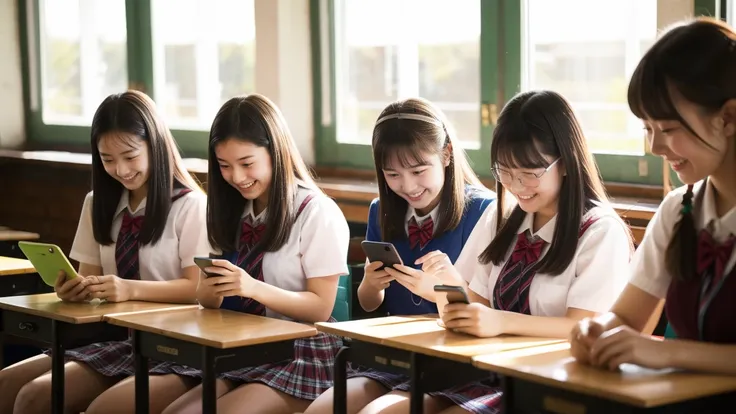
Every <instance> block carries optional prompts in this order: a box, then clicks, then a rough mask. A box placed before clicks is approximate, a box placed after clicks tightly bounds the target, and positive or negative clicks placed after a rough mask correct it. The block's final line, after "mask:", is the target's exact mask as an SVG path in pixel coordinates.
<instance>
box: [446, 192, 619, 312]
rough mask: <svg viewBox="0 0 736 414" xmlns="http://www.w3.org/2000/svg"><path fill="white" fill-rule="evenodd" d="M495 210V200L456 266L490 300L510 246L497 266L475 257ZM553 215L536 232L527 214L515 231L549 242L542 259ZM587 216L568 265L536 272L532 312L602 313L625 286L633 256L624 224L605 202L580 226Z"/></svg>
mask: <svg viewBox="0 0 736 414" xmlns="http://www.w3.org/2000/svg"><path fill="white" fill-rule="evenodd" d="M497 211H498V210H497V208H496V204H495V203H494V205H493V206H492V207H491V208H489V209H487V210H486V212H485V214H484V215H483V217H482V218H481V219H480V221H479V222H478V225H477V226H476V227H475V230H473V234H472V235H471V236H470V239H469V240H468V244H467V246H466V247H465V249H464V250H463V252H462V254H461V255H460V258H458V260H457V263H456V264H455V267H456V269H457V270H458V272H459V273H460V274H461V275H462V276H463V278H464V279H466V280H471V282H470V285H469V288H470V289H472V290H473V291H474V292H475V293H477V294H478V295H480V296H482V297H483V298H485V299H489V300H490V301H491V304H492V303H493V301H492V300H491V298H493V289H494V287H495V285H496V281H497V280H498V277H499V275H500V274H501V271H502V270H503V266H504V264H505V262H506V261H508V260H509V259H510V257H511V253H512V250H513V248H509V250H508V252H507V254H506V257H505V259H504V262H503V263H500V264H499V265H498V266H496V265H494V264H493V263H488V264H482V263H480V262H479V260H478V257H479V256H480V254H481V253H482V252H483V251H484V250H485V249H486V247H488V245H489V244H490V242H491V239H492V237H493V236H494V235H495V234H496V214H497ZM557 219H558V218H557V216H555V217H553V218H552V219H551V220H550V221H549V222H548V223H547V224H545V225H544V226H542V228H540V229H539V230H538V231H537V232H536V233H534V232H532V225H533V223H534V215H533V214H527V215H526V217H525V218H524V221H523V222H522V224H521V225H520V226H519V229H518V231H517V234H521V233H524V232H525V231H527V230H529V231H530V232H531V233H532V235H533V236H538V237H540V238H542V239H544V241H546V242H547V243H546V244H545V247H544V248H543V250H542V255H541V256H540V260H541V259H542V258H543V257H544V255H546V254H547V251H548V250H549V247H550V245H551V242H552V240H553V235H554V231H555V225H556V223H557ZM589 219H593V220H594V221H592V224H590V226H589V227H587V229H586V230H585V232H584V233H583V234H582V236H580V238H579V240H578V246H577V250H576V251H575V255H574V257H573V259H572V261H571V262H570V265H569V266H568V267H567V269H565V270H564V271H563V272H562V273H561V274H559V275H556V276H554V275H548V274H542V273H537V274H535V275H534V278H533V279H532V284H531V286H530V290H529V308H530V311H531V314H532V315H535V316H557V317H561V316H565V315H566V313H567V309H568V308H577V309H583V310H587V311H591V312H605V311H608V310H609V308H610V307H611V306H612V305H613V303H614V302H615V300H616V299H617V298H618V296H619V294H620V293H621V291H622V290H623V288H624V287H625V286H626V283H627V281H628V275H629V273H628V269H629V260H630V258H631V239H630V236H629V232H628V229H627V227H626V224H625V223H623V221H622V220H621V218H620V217H619V216H618V214H617V213H616V211H615V210H614V209H613V208H611V207H609V206H596V207H593V208H592V209H590V210H589V211H588V212H587V213H586V214H585V216H584V217H583V222H582V223H581V226H582V224H583V223H585V222H586V221H588V220H589ZM517 237H518V236H517ZM517 237H515V238H514V240H513V242H512V244H511V246H512V247H513V245H515V244H516V238H517Z"/></svg>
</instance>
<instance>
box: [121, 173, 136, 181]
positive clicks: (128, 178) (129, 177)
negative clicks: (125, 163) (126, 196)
mask: <svg viewBox="0 0 736 414" xmlns="http://www.w3.org/2000/svg"><path fill="white" fill-rule="evenodd" d="M136 175H137V174H133V175H131V176H128V177H120V178H122V179H123V180H125V181H130V180H132V179H133V178H135V176H136Z"/></svg>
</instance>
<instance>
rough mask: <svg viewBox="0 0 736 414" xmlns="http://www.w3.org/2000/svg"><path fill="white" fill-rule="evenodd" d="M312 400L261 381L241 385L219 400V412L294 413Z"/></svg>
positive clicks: (227, 413) (302, 409)
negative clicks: (244, 409)
mask: <svg viewBox="0 0 736 414" xmlns="http://www.w3.org/2000/svg"><path fill="white" fill-rule="evenodd" d="M309 403H311V401H309V400H302V399H300V398H296V397H292V396H291V395H288V394H286V393H283V392H281V391H279V390H277V389H275V388H271V387H269V386H268V385H265V384H261V383H259V382H253V383H250V384H245V385H241V386H240V387H238V388H236V389H234V390H232V391H230V392H229V393H227V394H225V395H224V396H223V397H222V398H220V399H219V400H217V412H218V413H223V414H230V413H233V414H236V413H242V412H243V407H244V406H247V407H248V410H247V411H248V413H253V414H292V413H295V412H302V411H304V410H305V409H306V408H307V406H309Z"/></svg>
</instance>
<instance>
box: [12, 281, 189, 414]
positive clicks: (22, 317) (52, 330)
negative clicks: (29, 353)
mask: <svg viewBox="0 0 736 414" xmlns="http://www.w3.org/2000/svg"><path fill="white" fill-rule="evenodd" d="M195 306H196V305H173V304H164V303H151V302H137V301H129V302H122V303H107V302H91V303H68V302H62V301H61V300H60V299H59V298H58V297H57V296H56V294H55V293H46V294H42V295H29V296H12V297H5V298H0V341H5V340H8V339H10V340H15V341H20V342H26V343H27V342H32V343H36V344H40V345H42V346H45V347H49V348H51V389H52V397H51V400H52V401H51V403H52V409H53V412H54V413H63V412H64V357H63V356H64V352H65V350H66V349H70V348H76V347H79V346H83V345H88V344H91V343H96V342H105V341H114V340H125V339H127V338H128V332H127V330H126V329H121V328H119V327H116V326H112V325H108V324H106V323H104V322H103V317H104V316H105V315H111V314H125V313H140V312H147V311H163V310H173V309H180V308H182V307H185V308H192V307H195ZM0 344H1V342H0ZM1 362H2V361H0V366H1V365H2V364H1Z"/></svg>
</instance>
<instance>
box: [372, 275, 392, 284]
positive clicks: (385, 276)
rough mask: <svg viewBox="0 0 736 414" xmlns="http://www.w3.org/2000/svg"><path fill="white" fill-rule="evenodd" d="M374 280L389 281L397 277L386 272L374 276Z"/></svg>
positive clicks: (379, 281)
mask: <svg viewBox="0 0 736 414" xmlns="http://www.w3.org/2000/svg"><path fill="white" fill-rule="evenodd" d="M373 280H375V281H376V282H378V283H388V282H391V281H392V280H396V278H395V277H393V276H391V275H390V274H388V273H386V274H385V275H383V276H379V277H374V278H373Z"/></svg>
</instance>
